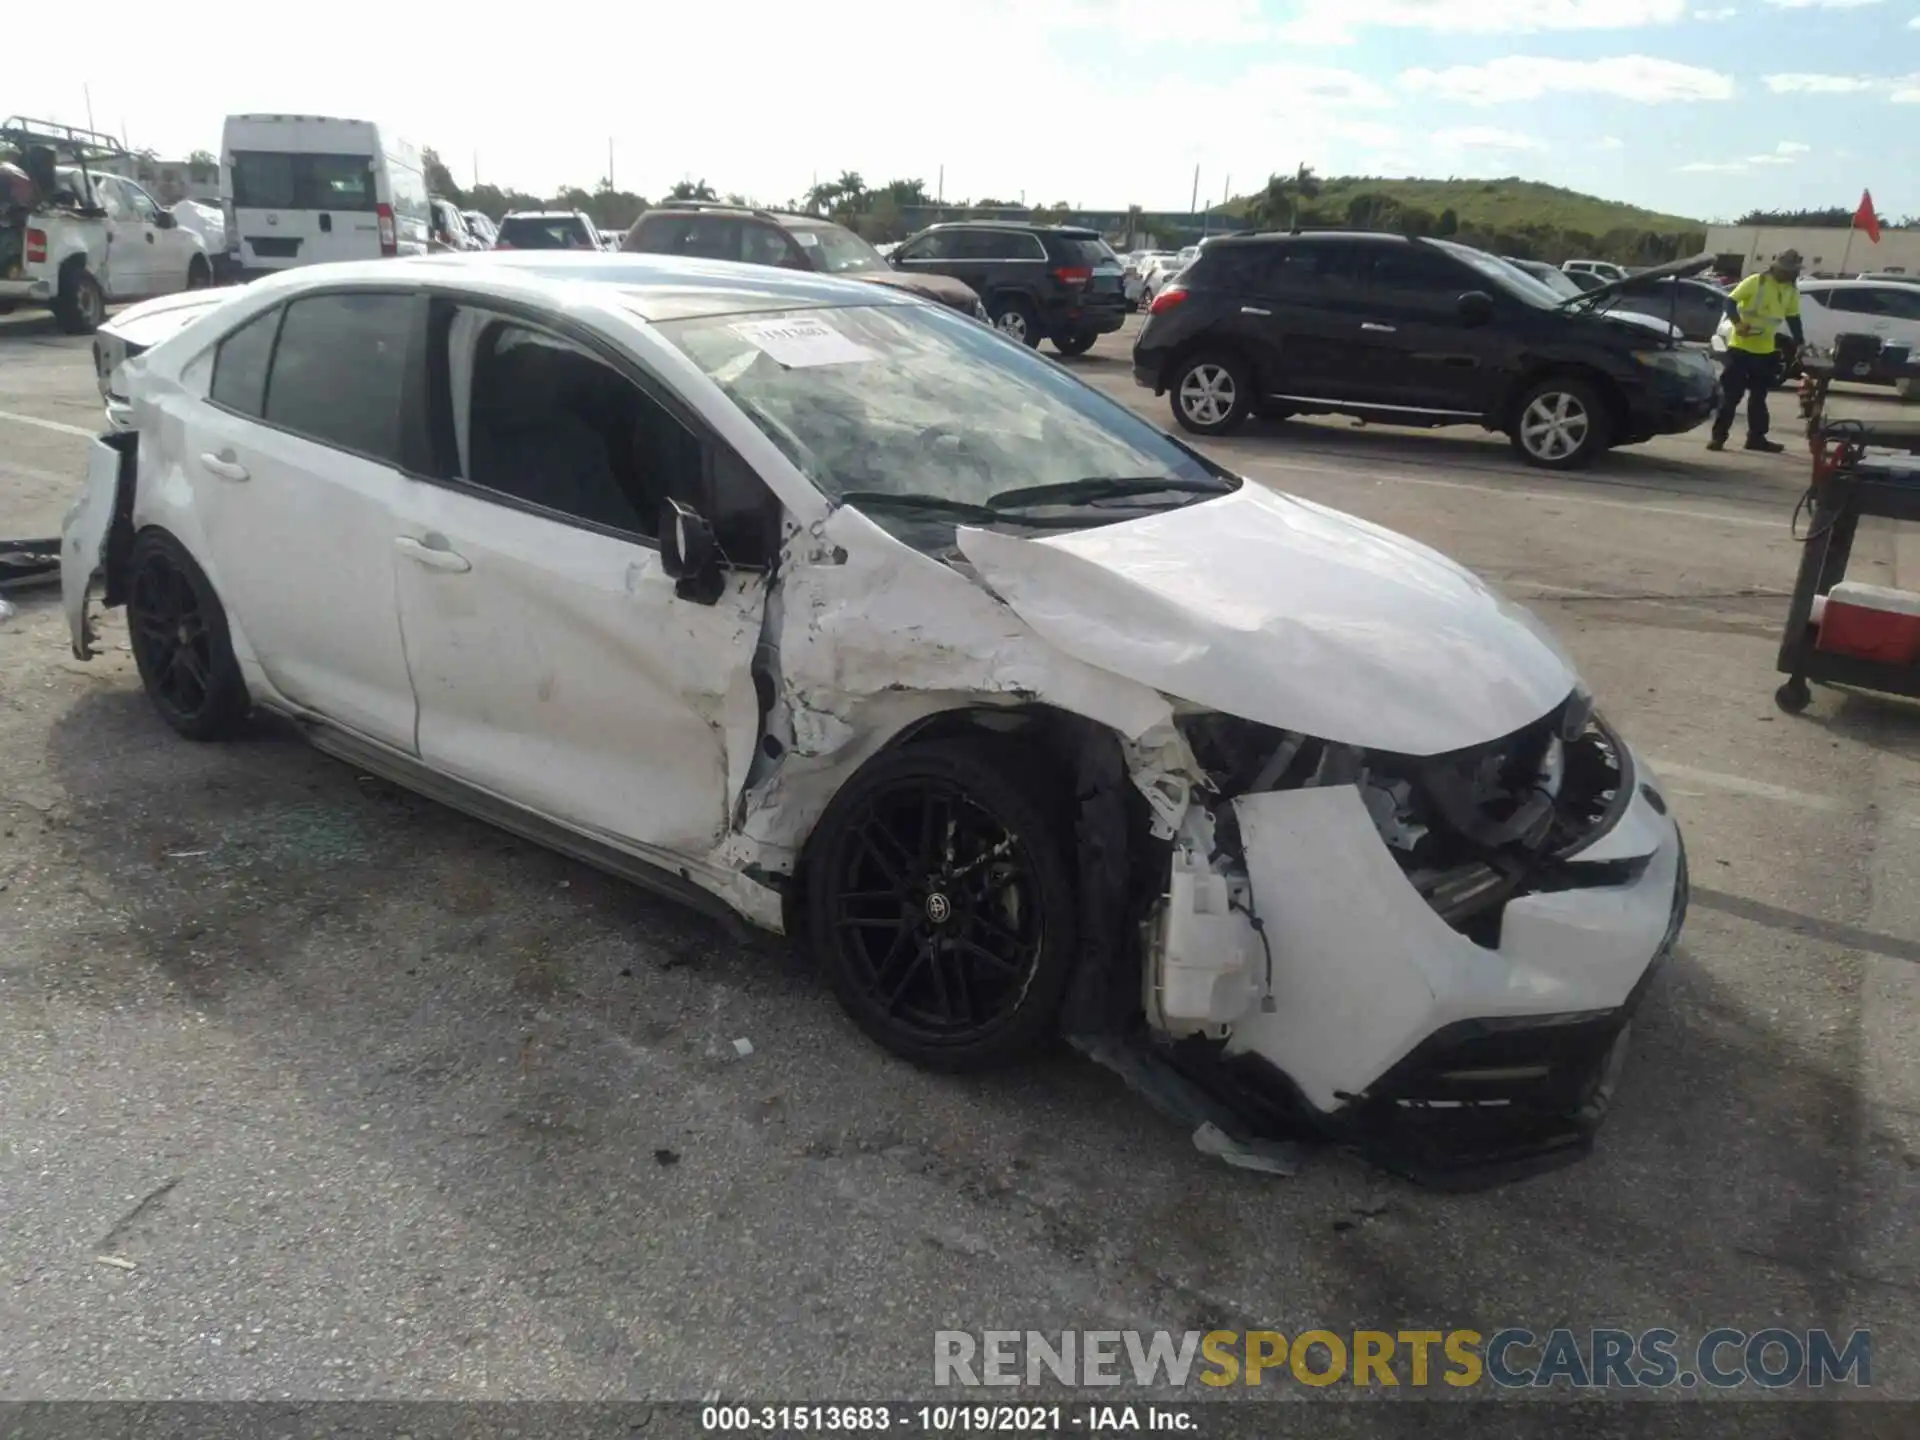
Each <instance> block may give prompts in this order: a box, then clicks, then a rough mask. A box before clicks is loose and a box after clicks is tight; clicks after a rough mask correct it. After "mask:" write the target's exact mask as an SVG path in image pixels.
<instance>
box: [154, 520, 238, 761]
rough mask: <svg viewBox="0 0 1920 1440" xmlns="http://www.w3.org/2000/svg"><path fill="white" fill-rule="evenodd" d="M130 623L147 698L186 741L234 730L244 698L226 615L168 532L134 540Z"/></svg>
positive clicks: (208, 586) (216, 735)
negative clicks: (167, 534) (228, 636)
mask: <svg viewBox="0 0 1920 1440" xmlns="http://www.w3.org/2000/svg"><path fill="white" fill-rule="evenodd" d="M130 569H131V571H132V584H131V586H130V589H129V594H128V597H127V629H128V631H129V638H130V641H131V644H132V649H133V659H134V663H135V664H136V665H137V666H138V667H139V670H140V679H141V681H142V682H143V683H144V684H145V686H146V690H147V697H148V698H149V699H150V700H152V701H153V704H154V708H155V709H157V710H158V711H159V712H160V715H161V718H162V719H164V720H165V721H166V722H167V723H168V724H169V725H171V726H172V727H173V728H174V729H175V730H177V731H179V732H180V733H181V734H182V735H184V736H186V737H187V738H188V739H189V740H213V739H217V738H219V737H220V736H222V735H226V734H229V733H231V731H232V730H233V728H234V727H235V726H236V725H237V724H238V723H239V722H240V721H241V720H242V719H244V718H245V716H246V713H247V709H248V704H247V693H246V686H245V684H244V682H243V681H242V679H241V677H240V666H239V662H238V661H237V660H235V658H234V655H233V647H232V645H231V643H230V642H229V640H228V638H227V619H226V614H225V612H224V611H222V610H221V608H220V602H219V601H218V600H217V599H216V598H215V597H214V594H213V587H212V586H211V585H209V584H208V583H207V578H206V576H205V575H204V574H203V573H201V570H200V567H199V566H198V565H196V564H194V562H193V559H192V557H191V556H189V555H188V554H187V553H186V551H185V550H184V549H182V548H181V547H180V545H179V544H178V543H177V542H176V541H174V540H173V539H171V538H170V537H168V536H166V535H164V534H160V533H157V532H151V531H150V532H148V533H147V534H145V535H142V536H141V537H140V538H139V540H137V541H136V542H135V543H134V548H133V555H132V558H131V561H130Z"/></svg>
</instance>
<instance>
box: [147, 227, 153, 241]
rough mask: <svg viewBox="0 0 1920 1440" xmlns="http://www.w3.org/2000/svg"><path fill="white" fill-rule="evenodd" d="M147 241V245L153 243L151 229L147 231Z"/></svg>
mask: <svg viewBox="0 0 1920 1440" xmlns="http://www.w3.org/2000/svg"><path fill="white" fill-rule="evenodd" d="M147 243H148V244H149V245H151V244H153V232H152V231H151V230H149V231H148V232H147Z"/></svg>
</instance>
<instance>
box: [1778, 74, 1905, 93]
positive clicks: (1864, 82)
mask: <svg viewBox="0 0 1920 1440" xmlns="http://www.w3.org/2000/svg"><path fill="white" fill-rule="evenodd" d="M1761 78H1762V82H1763V83H1764V84H1765V85H1766V87H1767V89H1769V90H1771V91H1772V92H1773V93H1774V94H1776V95H1858V94H1860V93H1862V92H1863V91H1867V90H1872V89H1874V88H1875V87H1876V86H1878V85H1879V84H1880V83H1881V82H1880V81H1878V80H1874V79H1872V78H1870V77H1868V76H1865V75H1766V76H1762V77H1761Z"/></svg>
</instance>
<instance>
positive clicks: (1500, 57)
mask: <svg viewBox="0 0 1920 1440" xmlns="http://www.w3.org/2000/svg"><path fill="white" fill-rule="evenodd" d="M102 4H103V6H104V9H105V11H106V12H107V14H106V16H105V19H104V20H103V23H102V26H101V27H100V28H101V31H102V33H106V34H112V33H127V34H134V33H139V34H141V35H142V36H143V37H144V36H147V35H151V34H153V33H154V32H153V30H152V28H151V27H150V26H149V25H147V24H146V23H145V17H147V16H148V14H149V7H147V6H146V5H144V4H141V5H135V4H134V3H133V0H102ZM114 12H119V13H118V14H117V15H116V14H115V13H114ZM497 13H502V12H487V11H482V10H459V9H453V10H449V9H448V8H447V7H445V6H440V5H434V6H427V5H424V4H421V3H419V0H386V3H380V0H332V3H329V4H328V5H327V6H326V7H324V9H323V10H322V11H303V12H301V14H302V16H303V18H302V20H301V21H300V22H298V27H299V28H298V29H296V28H295V22H292V21H281V22H279V24H280V26H281V33H279V34H276V35H273V36H270V37H263V36H262V35H261V34H260V33H259V32H258V30H257V27H237V28H236V27H231V26H220V25H207V26H181V27H174V30H175V32H176V33H173V34H166V35H162V36H161V38H158V39H151V40H149V39H145V38H143V39H142V40H141V42H140V44H139V45H138V46H108V47H105V49H103V50H101V51H99V52H97V53H95V54H92V55H90V56H89V60H88V64H87V66H86V67H85V68H84V73H82V72H75V71H73V70H72V69H71V68H70V67H69V68H67V69H62V68H61V67H58V66H38V67H29V70H28V71H27V72H25V73H23V74H22V75H19V76H15V77H13V78H12V80H11V82H10V87H9V103H11V104H12V105H14V106H16V107H18V108H19V109H21V110H24V111H27V112H29V113H34V114H39V115H43V116H49V117H51V118H58V119H64V120H67V121H69V122H73V123H84V122H85V120H86V105H87V101H88V99H89V98H90V99H91V102H92V105H93V110H94V116H95V119H96V121H97V123H98V124H99V125H100V126H101V127H102V128H108V129H113V130H116V131H118V130H120V129H121V128H122V126H123V125H124V127H125V128H126V130H127V132H128V135H129V138H130V139H131V141H132V143H133V144H135V145H136V146H148V145H151V146H153V147H154V148H156V149H158V150H160V151H162V152H163V153H165V154H168V155H182V154H185V153H186V152H187V151H190V150H194V149H202V148H204V149H208V150H217V149H218V148H219V137H220V122H221V119H222V117H223V116H224V115H226V114H227V113H228V112H230V111H243V110H261V111H282V112H303V113H309V114H313V113H320V114H332V115H352V116H358V117H362V118H368V119H375V120H381V121H384V122H387V123H389V124H391V125H393V126H394V127H395V128H396V129H397V130H398V131H399V132H400V133H402V134H404V135H406V136H408V137H409V138H412V139H414V140H416V141H418V142H420V143H424V144H430V145H434V146H436V147H438V148H439V149H440V151H441V152H442V154H443V155H444V156H445V157H446V158H447V160H448V161H449V162H450V163H451V164H452V166H453V168H454V170H455V173H456V175H457V177H458V178H459V179H461V180H462V181H466V180H470V179H472V178H473V175H474V173H475V170H476V167H477V170H478V173H479V174H480V176H481V178H483V179H489V180H494V181H498V182H500V183H511V184H517V185H520V186H522V187H525V188H530V189H542V188H548V187H553V186H557V185H560V184H563V183H578V184H586V185H591V184H593V183H594V182H595V181H597V180H598V179H599V178H600V177H601V176H603V175H605V174H606V173H607V169H608V152H609V147H610V146H611V150H612V164H613V169H614V177H615V179H616V180H617V181H618V182H619V183H620V185H621V186H622V187H623V188H628V189H637V190H639V191H641V192H642V193H644V194H649V195H657V194H659V193H661V192H662V191H663V190H665V189H666V188H667V187H668V186H670V185H671V184H672V183H673V182H674V181H676V180H679V179H683V178H696V179H697V178H705V179H707V180H708V181H710V182H711V183H712V184H714V185H715V186H717V187H718V188H720V189H721V190H723V191H727V190H738V191H741V192H744V193H746V194H748V195H751V196H752V197H754V198H755V199H758V200H761V201H766V202H779V201H784V200H787V199H789V198H792V197H794V196H796V195H798V194H800V193H802V192H804V191H805V189H806V188H807V186H808V185H809V184H810V183H811V182H812V180H813V179H814V177H815V176H816V175H819V176H822V177H825V176H828V175H832V174H836V173H838V172H839V171H840V170H842V169H853V170H857V171H859V172H860V173H861V174H862V175H863V176H864V177H865V178H866V179H867V180H868V181H869V182H870V183H872V182H878V181H881V180H886V179H890V178H894V177H918V178H920V179H922V180H924V181H925V182H926V183H927V185H928V186H929V188H933V187H935V186H936V185H937V184H939V183H940V177H941V175H942V173H943V172H944V176H945V181H944V183H945V191H946V194H947V196H948V197H949V198H973V199H979V198H982V197H984V196H987V195H992V196H994V197H995V198H1000V199H1018V198H1021V197H1022V196H1023V195H1024V197H1025V198H1026V199H1027V200H1029V201H1034V202H1042V201H1045V202H1051V201H1054V200H1066V201H1068V202H1070V203H1073V204H1077V205H1087V206H1103V207H1104V206H1121V205H1126V204H1139V205H1144V206H1146V207H1148V208H1151V209H1161V208H1184V207H1185V206H1186V205H1187V204H1188V203H1189V201H1190V199H1191V196H1192V192H1193V176H1194V171H1195V168H1196V166H1197V167H1198V169H1199V172H1200V190H1201V194H1202V196H1203V198H1213V199H1217V198H1218V197H1219V196H1220V194H1221V193H1222V190H1223V188H1224V187H1225V186H1226V185H1227V184H1228V183H1229V181H1230V182H1231V184H1232V188H1233V189H1235V190H1236V191H1245V190H1248V189H1250V188H1252V186H1253V185H1254V184H1256V183H1257V182H1258V181H1259V180H1261V179H1263V178H1264V176H1265V175H1266V173H1267V172H1268V171H1270V170H1275V169H1291V168H1292V167H1293V166H1294V165H1295V164H1296V163H1298V162H1301V161H1304V162H1306V163H1308V164H1311V165H1313V166H1315V167H1316V168H1317V169H1318V170H1319V171H1320V172H1321V173H1322V174H1329V175H1331V174H1350V173H1371V174H1392V175H1408V174H1412V175H1438V176H1444V175H1472V176H1497V175H1508V174H1517V175H1523V176H1526V177H1529V178H1534V179H1540V180H1546V181H1550V182H1553V183H1556V184H1562V185H1568V186H1571V187H1573V188H1575V189H1579V190H1586V191H1590V192H1592V193H1595V194H1599V195H1605V196H1608V197H1611V198H1615V199H1620V200H1628V201H1632V202H1634V203H1637V204H1641V205H1646V206H1649V207H1652V208H1655V209H1660V210H1667V211H1672V212H1675V213H1679V214H1684V215H1691V216H1694V217H1696V218H1702V219H1710V218H1716V217H1728V218H1730V217H1732V216H1734V215H1736V214H1738V213H1740V212H1742V211H1745V210H1748V209H1752V208H1755V207H1765V208H1787V207H1803V206H1816V205H1832V204H1847V205H1852V204H1853V203H1854V202H1856V201H1857V200H1858V199H1859V195H1860V191H1861V189H1862V188H1863V187H1866V188H1870V189H1871V190H1872V191H1873V195H1874V200H1875V203H1876V205H1877V207H1878V208H1879V210H1880V211H1881V213H1882V214H1883V215H1885V216H1889V217H1894V218H1897V217H1899V216H1902V215H1915V214H1920V0H1732V3H1730V4H1716V3H1715V0H1202V3H1198V4H1192V5H1170V4H1167V3H1165V0H948V3H947V4H945V5H942V6H939V7H936V8H934V9H932V10H929V9H926V8H924V7H919V6H914V5H911V4H908V3H906V0H813V3H810V4H806V5H794V4H792V3H790V0H731V3H728V4H726V5H724V6H715V7H705V6H698V5H685V4H672V5H668V4H663V3H654V4H651V5H649V4H644V3H643V4H640V5H635V4H633V3H632V0H620V3H608V0H570V3H569V5H568V6H567V8H566V11H565V17H564V20H565V23H554V24H544V23H525V20H526V17H525V16H524V15H520V14H518V12H514V18H512V19H506V18H502V19H500V20H493V19H491V18H489V16H490V15H492V14H497ZM310 16H323V17H324V18H321V19H311V18H306V17H310ZM269 45H270V48H269ZM268 55H272V56H275V57H278V58H275V59H273V60H272V61H271V62H270V63H269V62H266V61H264V60H263V57H264V56H268ZM409 57H412V58H409ZM289 59H290V60H292V61H293V62H294V63H286V62H287V61H288V60H289ZM83 79H84V80H85V81H86V82H87V87H88V91H89V92H90V94H88V93H83V91H82V89H81V81H82V80H83Z"/></svg>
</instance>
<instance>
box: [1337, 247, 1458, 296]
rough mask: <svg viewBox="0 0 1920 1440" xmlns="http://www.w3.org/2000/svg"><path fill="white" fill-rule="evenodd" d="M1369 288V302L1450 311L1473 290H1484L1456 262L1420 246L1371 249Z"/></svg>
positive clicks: (1367, 280) (1368, 274)
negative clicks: (1462, 297) (1374, 301)
mask: <svg viewBox="0 0 1920 1440" xmlns="http://www.w3.org/2000/svg"><path fill="white" fill-rule="evenodd" d="M1367 248H1368V250H1369V251H1370V252H1371V253H1370V254H1369V255H1368V257H1367V268H1366V272H1365V275H1366V289H1367V297H1368V299H1369V300H1376V301H1380V302H1382V303H1385V304H1392V305H1406V306H1411V307H1413V308H1415V309H1420V310H1448V309H1451V308H1452V307H1453V306H1454V305H1455V303H1456V302H1458V300H1459V299H1460V297H1461V296H1462V295H1463V294H1465V293H1466V292H1467V291H1469V290H1474V289H1478V288H1480V287H1479V286H1478V285H1477V284H1476V283H1475V280H1474V277H1473V276H1472V275H1471V274H1470V273H1469V272H1468V271H1467V270H1466V269H1465V267H1463V266H1461V265H1459V264H1458V263H1456V262H1455V261H1453V260H1451V259H1449V258H1447V257H1446V256H1444V255H1437V254H1435V253H1434V252H1433V251H1431V250H1428V249H1424V248H1423V247H1421V246H1418V245H1378V246H1368V247H1367Z"/></svg>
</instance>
